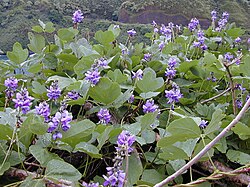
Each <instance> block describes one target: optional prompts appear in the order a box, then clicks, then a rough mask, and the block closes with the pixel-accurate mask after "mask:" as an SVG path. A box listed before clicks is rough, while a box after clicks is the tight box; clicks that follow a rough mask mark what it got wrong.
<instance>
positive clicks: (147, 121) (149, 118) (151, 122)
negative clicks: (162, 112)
mask: <svg viewBox="0 0 250 187" xmlns="http://www.w3.org/2000/svg"><path fill="white" fill-rule="evenodd" d="M157 115H158V111H156V112H149V113H147V114H145V115H144V116H140V117H139V118H138V119H139V120H138V121H139V122H140V124H141V128H142V130H144V129H152V126H155V125H156V124H155V123H156V117H157Z"/></svg>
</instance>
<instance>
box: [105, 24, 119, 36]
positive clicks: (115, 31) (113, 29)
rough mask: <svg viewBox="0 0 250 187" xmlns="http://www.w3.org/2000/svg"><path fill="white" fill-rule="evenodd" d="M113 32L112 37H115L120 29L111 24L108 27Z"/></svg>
mask: <svg viewBox="0 0 250 187" xmlns="http://www.w3.org/2000/svg"><path fill="white" fill-rule="evenodd" d="M108 30H109V31H111V32H112V33H113V34H114V37H115V38H117V37H118V36H119V35H120V32H121V29H120V28H119V26H118V27H117V25H114V24H111V25H110V26H109V28H108Z"/></svg>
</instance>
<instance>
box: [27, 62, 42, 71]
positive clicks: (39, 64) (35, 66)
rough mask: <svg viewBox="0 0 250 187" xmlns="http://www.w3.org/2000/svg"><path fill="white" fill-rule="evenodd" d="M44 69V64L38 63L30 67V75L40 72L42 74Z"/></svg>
mask: <svg viewBox="0 0 250 187" xmlns="http://www.w3.org/2000/svg"><path fill="white" fill-rule="evenodd" d="M42 67H43V64H42V63H36V64H33V65H31V66H30V67H29V69H28V72H30V73H38V72H41V69H42Z"/></svg>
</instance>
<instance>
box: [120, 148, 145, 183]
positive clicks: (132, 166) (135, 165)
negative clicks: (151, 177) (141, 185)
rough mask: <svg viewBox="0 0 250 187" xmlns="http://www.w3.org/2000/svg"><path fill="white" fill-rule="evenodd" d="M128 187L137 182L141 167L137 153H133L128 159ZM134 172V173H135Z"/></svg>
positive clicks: (124, 165) (124, 164)
mask: <svg viewBox="0 0 250 187" xmlns="http://www.w3.org/2000/svg"><path fill="white" fill-rule="evenodd" d="M128 162H129V163H128V186H133V184H136V182H137V181H138V180H139V178H140V176H141V174H142V172H143V166H142V163H141V159H140V156H139V154H138V152H133V153H132V154H131V155H130V156H129V159H128ZM125 167H126V161H125V160H124V162H123V170H124V171H125ZM135 171H136V172H135Z"/></svg>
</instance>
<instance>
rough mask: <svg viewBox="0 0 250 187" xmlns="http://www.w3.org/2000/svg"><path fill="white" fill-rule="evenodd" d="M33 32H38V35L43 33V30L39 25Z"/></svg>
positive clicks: (34, 27) (33, 28)
mask: <svg viewBox="0 0 250 187" xmlns="http://www.w3.org/2000/svg"><path fill="white" fill-rule="evenodd" d="M32 31H34V32H37V33H41V32H43V28H42V27H41V26H39V25H35V26H33V27H32Z"/></svg>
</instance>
